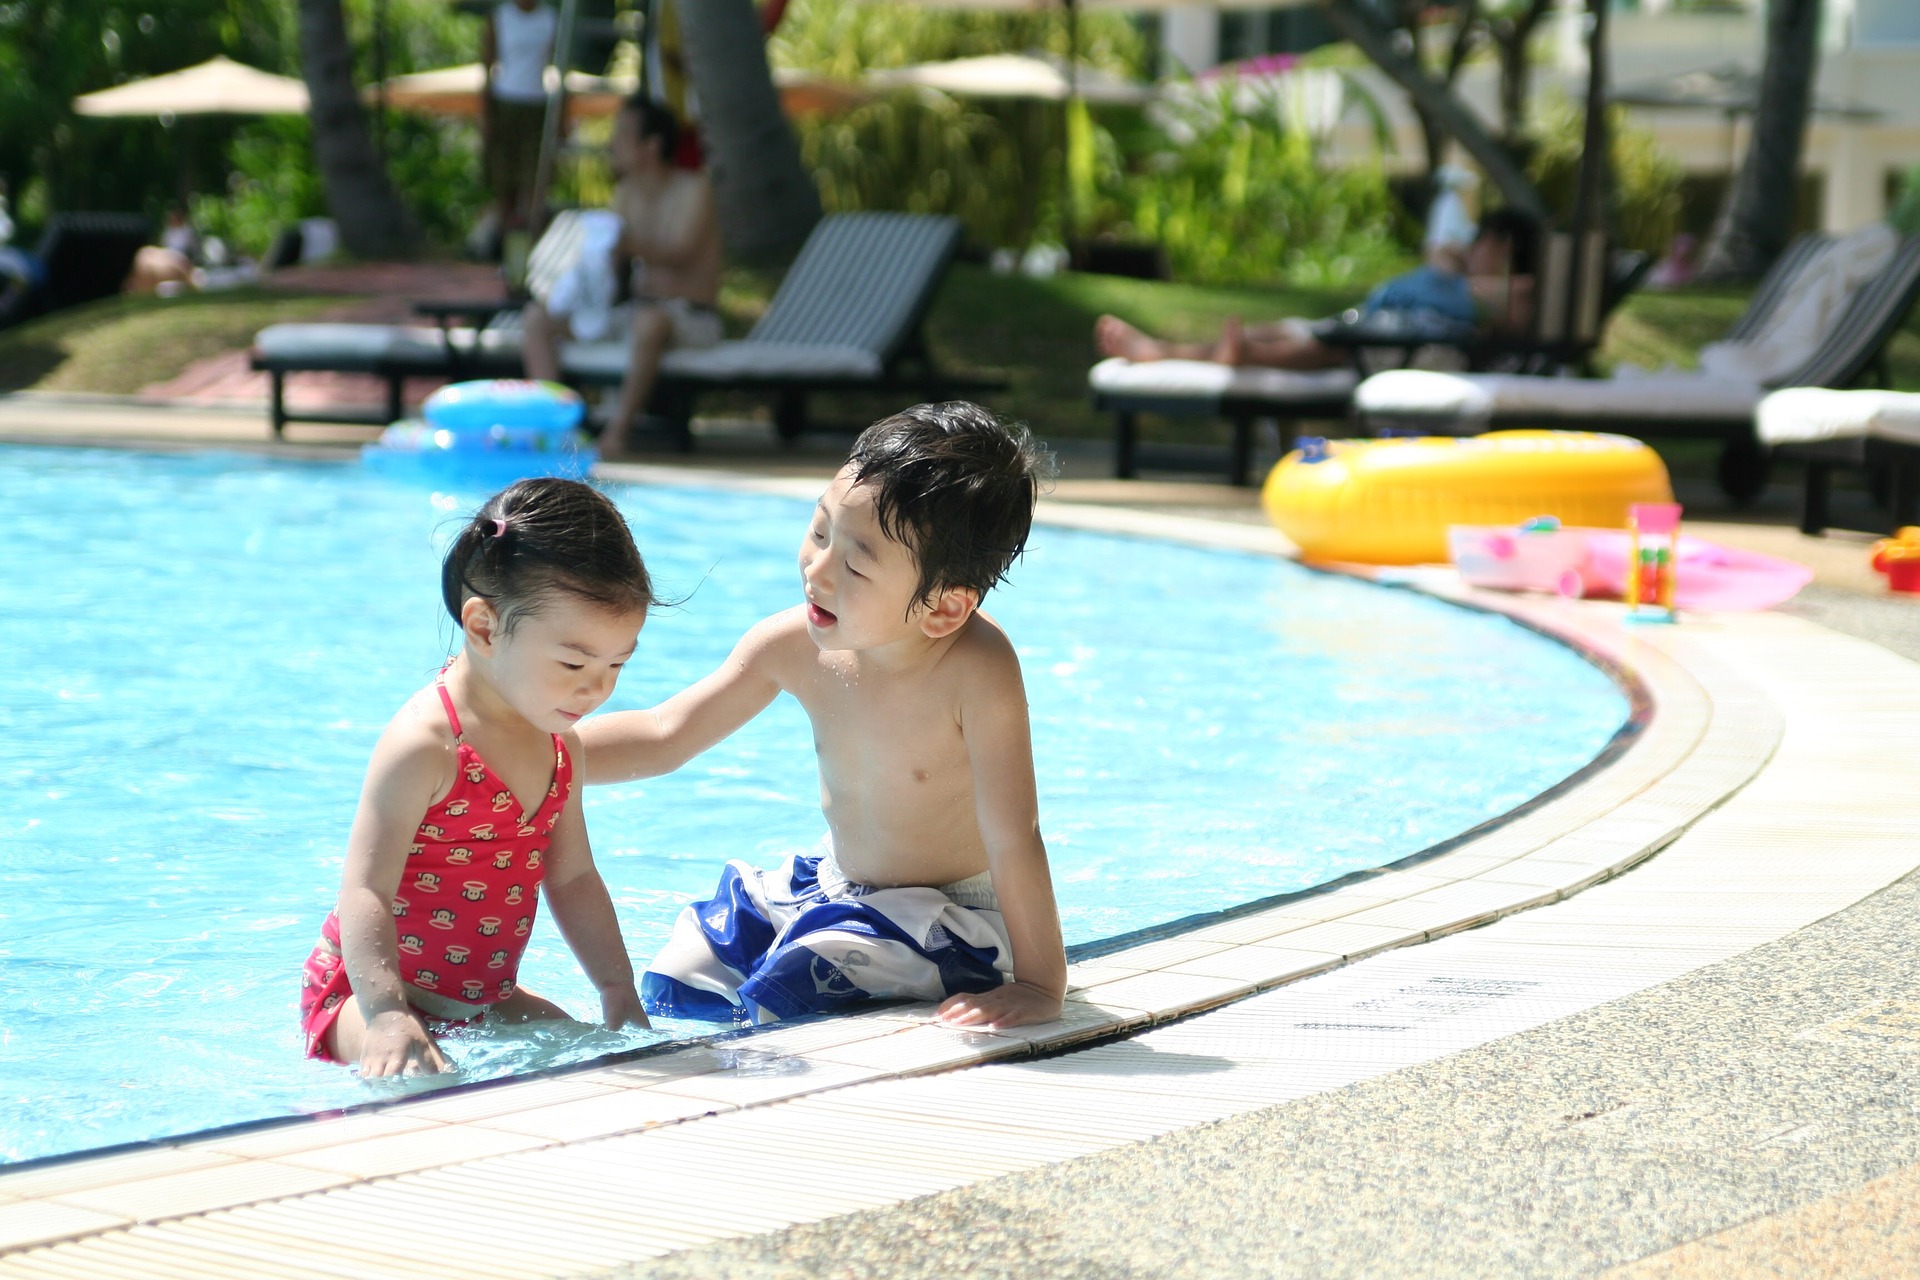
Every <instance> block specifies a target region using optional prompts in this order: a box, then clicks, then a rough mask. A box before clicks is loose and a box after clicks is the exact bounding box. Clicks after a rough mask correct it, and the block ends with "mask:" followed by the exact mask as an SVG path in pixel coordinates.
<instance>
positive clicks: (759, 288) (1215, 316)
mask: <svg viewBox="0 0 1920 1280" xmlns="http://www.w3.org/2000/svg"><path fill="white" fill-rule="evenodd" d="M774 283H775V278H774V277H772V276H768V275H764V274H758V273H752V272H746V271H734V272H730V273H729V275H728V278H727V282H726V287H725V289H724V290H723V292H722V297H721V305H722V309H723V310H724V311H725V312H726V314H727V318H728V324H729V328H730V330H731V331H733V332H735V333H742V332H745V330H746V329H747V328H748V327H749V326H751V324H752V323H753V321H754V319H755V318H757V316H758V315H759V314H760V313H761V312H762V311H763V310H764V309H765V307H766V302H767V299H768V297H770V296H771V293H772V288H773V285H774ZM1362 292H1363V290H1361V289H1358V288H1355V289H1350V290H1340V291H1337V292H1330V291H1321V290H1304V289H1287V288H1269V287H1261V288H1254V287H1246V288H1224V287H1202V286H1197V285H1185V284H1172V283H1166V282H1160V281H1145V280H1130V279H1124V278H1121V277H1118V276H1094V275H1077V274H1068V275H1062V276H1056V277H1054V278H1052V279H1046V280H1033V279H1028V278H1026V277H1023V276H996V275H993V274H991V273H990V272H988V271H987V270H986V269H985V268H983V267H979V266H975V265H971V264H966V263H962V264H959V265H957V266H956V267H955V268H954V269H953V272H952V274H951V275H950V276H949V277H948V280H947V283H946V286H945V288H944V289H943V290H942V292H941V295H940V297H939V299H938V301H937V303H936V304H935V307H934V310H933V313H932V317H931V320H930V324H929V336H930V340H931V342H932V345H933V348H934V350H935V352H936V353H937V355H938V357H939V359H940V361H941V363H942V364H943V365H945V366H946V367H948V368H950V369H953V370H955V371H957V372H962V373H979V374H994V375H998V376H1001V377H1004V378H1005V379H1006V380H1007V383H1008V387H1007V390H1006V391H1004V392H1000V393H996V394H993V395H990V396H983V397H982V398H983V399H986V400H989V401H991V403H992V404H993V406H994V407H995V408H997V409H999V410H1001V411H1002V412H1005V413H1008V414H1011V415H1013V416H1017V417H1020V418H1023V419H1025V420H1026V421H1028V422H1030V423H1031V424H1033V426H1034V428H1035V431H1036V433H1037V434H1039V435H1040V436H1041V437H1042V438H1046V437H1074V436H1080V437H1100V436H1104V435H1106V434H1107V433H1108V432H1109V431H1110V430H1111V424H1110V422H1109V421H1108V420H1107V419H1106V418H1105V417H1104V416H1103V415H1100V414H1096V413H1095V412H1094V410H1093V408H1092V406H1091V405H1090V404H1089V403H1088V400H1087V392H1086V372H1087V369H1088V367H1089V366H1090V365H1091V364H1092V363H1093V361H1094V358H1095V357H1094V352H1093V342H1092V334H1093V322H1094V319H1095V317H1097V316H1099V315H1100V314H1101V313H1102V312H1109V311H1110V312H1113V313H1115V314H1117V315H1119V316H1121V317H1123V318H1125V319H1127V320H1130V321H1132V322H1134V323H1135V324H1138V325H1140V326H1142V327H1143V328H1147V329H1150V330H1152V331H1153V332H1156V333H1160V334H1164V335H1166V336H1169V337H1177V338H1198V337H1203V336H1209V335H1211V334H1212V333H1213V332H1214V331H1215V330H1216V329H1217V328H1218V326H1219V324H1220V322H1221V321H1222V320H1224V319H1225V318H1226V317H1228V316H1233V315H1238V316H1241V317H1244V318H1245V319H1247V320H1248V321H1259V320H1267V319H1272V318H1276V317H1279V316H1288V315H1298V316H1309V317H1312V316H1322V315H1328V314H1330V313H1333V312H1336V311H1339V310H1340V309H1341V308H1343V307H1346V306H1350V305H1352V304H1353V303H1354V302H1355V301H1356V300H1357V298H1358V296H1359V295H1360V294H1361V293H1362ZM349 301H351V299H344V298H339V297H313V296H302V295H297V294H285V293H278V292H271V291H267V290H262V289H248V290H237V291H235V292H232V293H222V294H204V295H192V296H188V297H183V298H176V299H160V298H113V299H109V300H107V301H104V302H98V303H93V304H91V305H88V306H84V307H77V308H74V309H72V310H69V311H64V312H60V313H58V314H55V315H52V316H47V317H44V318H42V319H40V320H36V321H33V322H31V323H29V324H25V325H21V326H19V327H17V328H14V329H11V330H8V331H5V332H0V390H13V389H20V388H29V387H31V388H36V389H42V390H60V391H90V392H107V393H122V394H124V393H130V392H134V391H137V390H139V389H140V388H141V387H143V386H147V385H149V384H151V383H154V382H159V381H163V380H165V379H167V378H171V377H173V376H174V375H175V374H177V373H178V372H179V371H180V370H181V369H182V368H183V367H185V366H186V365H187V364H189V363H191V362H192V361H194V360H198V359H201V358H203V357H205V356H209V355H214V354H217V353H219V352H221V351H224V350H230V349H233V348H237V347H244V346H246V345H247V344H248V343H249V342H250V341H251V340H252V338H253V335H254V333H255V332H257V331H258V330H259V329H260V328H262V327H264V326H265V325H268V324H271V323H274V322H275V321H280V320H296V319H303V318H309V317H312V316H314V315H317V314H319V313H321V312H324V311H327V310H329V309H332V308H335V307H338V306H340V305H341V304H342V303H344V302H349ZM1745 301H1746V294H1745V292H1744V291H1741V290H1729V289H1691V290H1684V291H1680V292H1674V293H1642V294H1638V295H1636V296H1635V297H1633V298H1632V299H1630V300H1629V301H1628V302H1627V304H1626V305H1625V306H1624V307H1623V308H1622V310H1621V312H1620V314H1619V315H1617V316H1616V317H1615V319H1614V321H1613V324H1612V326H1611V328H1610V330H1609V332H1608V335H1607V341H1606V344H1605V346H1604V347H1603V348H1602V350H1601V353H1600V355H1601V362H1602V364H1610V363H1613V362H1615V361H1631V362H1633V363H1636V364H1640V365H1645V366H1649V367H1659V366H1661V365H1663V364H1669V363H1671V364H1675V365H1679V366H1682V367H1688V366H1691V364H1692V362H1693V355H1694V352H1695V351H1697V350H1698V348H1699V347H1700V345H1701V344H1702V343H1705V342H1708V341H1710V340H1712V339H1713V338H1715V337H1717V336H1719V335H1720V334H1721V333H1724V332H1725V331H1726V328H1727V326H1728V325H1729V324H1731V323H1732V322H1733V320H1734V318H1735V317H1736V316H1738V315H1739V313H1740V310H1741V308H1742V307H1743V306H1744V305H1745ZM1890 354H1891V361H1890V363H1891V369H1892V374H1893V382H1894V385H1895V386H1897V387H1905V388H1920V323H1916V322H1915V321H1913V320H1911V319H1910V320H1909V322H1908V325H1907V327H1906V329H1905V330H1903V331H1902V332H1901V333H1900V334H1899V335H1898V336H1897V337H1896V339H1895V341H1894V343H1893V347H1892V350H1891V353H1890ZM898 399H899V397H898V396H897V395H895V396H891V397H880V396H869V395H840V396H821V397H818V398H817V401H818V403H817V404H816V405H815V407H814V417H815V419H816V420H817V421H818V422H820V423H821V424H822V425H834V426H848V427H855V426H859V425H862V424H864V423H866V422H869V421H872V420H873V419H874V418H875V417H878V416H880V415H882V414H884V413H886V412H888V411H890V410H892V409H895V408H898V407H899V406H898V404H897V403H896V402H897V400H898ZM713 408H714V409H715V410H720V411H738V412H742V413H757V412H763V411H764V409H763V407H762V406H761V405H759V404H758V403H757V402H755V401H752V400H749V399H746V398H744V397H743V398H740V399H738V400H737V401H735V402H733V403H729V398H727V397H715V398H714V401H713ZM1180 430H1181V434H1182V436H1183V437H1184V438H1187V439H1194V438H1196V437H1199V438H1205V436H1204V435H1203V434H1202V432H1201V431H1198V430H1196V429H1195V427H1194V426H1193V425H1192V424H1188V425H1186V426H1183V427H1182V428H1181V429H1180ZM1207 430H1208V431H1211V430H1213V428H1212V427H1211V425H1210V426H1209V427H1208V428H1207ZM1218 438H1219V439H1224V438H1225V435H1224V430H1223V429H1222V430H1220V433H1219V435H1218Z"/></svg>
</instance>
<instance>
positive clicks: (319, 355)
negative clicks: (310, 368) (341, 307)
mask: <svg viewBox="0 0 1920 1280" xmlns="http://www.w3.org/2000/svg"><path fill="white" fill-rule="evenodd" d="M253 345H254V347H255V348H256V349H258V351H259V352H260V354H261V355H262V356H263V357H265V358H266V359H269V360H324V359H343V360H365V361H369V362H372V361H376V360H386V359H391V358H393V357H395V356H400V355H414V354H420V355H427V356H431V355H434V354H436V353H438V352H440V351H442V350H443V349H444V348H443V346H442V339H441V337H440V330H438V329H436V328H428V327H426V326H423V325H401V324H270V325H268V326H267V327H266V328H264V329H262V330H261V331H260V332H259V334H258V335H256V336H255V337H254V340H253Z"/></svg>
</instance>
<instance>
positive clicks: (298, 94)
mask: <svg viewBox="0 0 1920 1280" xmlns="http://www.w3.org/2000/svg"><path fill="white" fill-rule="evenodd" d="M73 109H74V111H75V112H76V113H77V114H79V115H83V116H195V115H201V116H203V115H219V114H227V115H243V116H273V115H305V114H306V112H307V86H306V85H305V83H303V82H302V81H299V80H296V79H294V78H293V77H291V76H276V75H273V74H271V73H269V72H265V71H261V70H259V69H258V68H256V67H249V66H246V65H244V64H242V63H238V62H235V61H233V59H231V58H224V57H214V58H210V59H208V60H207V61H205V62H202V63H201V64H199V65H198V66H194V67H188V68H186V69H185V70H183V71H170V72H168V73H167V74H165V75H159V76H148V77H147V78H145V79H143V80H129V81H128V82H127V83H125V84H122V85H116V86H114V87H113V88H111V89H101V90H99V91H97V92H95V93H85V94H82V95H80V96H79V97H77V98H75V99H74V100H73Z"/></svg>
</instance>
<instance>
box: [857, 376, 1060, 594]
mask: <svg viewBox="0 0 1920 1280" xmlns="http://www.w3.org/2000/svg"><path fill="white" fill-rule="evenodd" d="M847 461H848V462H849V463H851V464H852V466H853V482H854V484H855V485H870V486H872V488H873V511H874V517H875V518H876V519H877V520H878V521H879V522H880V529H881V532H883V533H885V534H886V535H887V537H889V538H891V539H893V540H894V541H895V542H898V543H900V544H901V545H902V546H904V547H906V548H907V550H909V551H911V552H912V553H913V557H914V561H915V563H917V564H918V565H919V566H920V582H919V585H918V586H917V587H916V588H915V589H914V594H913V599H914V603H916V604H918V603H921V602H923V601H927V600H930V599H932V598H933V597H934V596H935V595H937V594H939V593H940V592H941V591H944V590H946V589H947V588H949V587H966V588H969V589H971V590H972V591H973V592H974V593H975V594H976V595H978V596H984V595H986V594H987V592H988V591H989V590H991V589H992V588H993V586H994V584H995V583H997V582H1000V581H1001V580H1002V579H1004V578H1005V577H1006V575H1007V569H1008V568H1009V567H1010V566H1011V565H1012V564H1013V562H1014V560H1015V559H1016V558H1017V557H1018V556H1019V555H1020V553H1021V552H1022V551H1024V550H1025V549H1026V545H1027V533H1028V531H1029V530H1031V529H1032V527H1033V504H1034V502H1035V500H1036V499H1038V497H1039V496H1040V485H1041V483H1042V482H1043V481H1044V480H1046V479H1047V478H1048V475H1049V473H1050V471H1051V465H1052V464H1051V459H1050V457H1049V456H1048V455H1047V454H1044V453H1042V452H1041V451H1040V449H1039V448H1038V447H1037V446H1036V445H1035V444H1034V442H1033V437H1032V436H1031V435H1030V434H1029V433H1028V431H1027V429H1026V427H1024V426H1022V425H1021V424H1019V423H1017V422H1003V421H1001V420H1000V419H999V418H997V417H995V416H994V415H993V414H991V413H989V412H987V410H985V409H982V408H981V407H980V406H979V405H977V404H969V403H968V402H967V401H965V400H949V401H947V402H945V403H943V404H917V405H915V406H913V408H911V409H907V410H903V411H902V412H900V413H896V414H894V415H893V416H892V417H890V418H883V419H881V420H880V421H879V422H876V423H874V424H873V425H872V426H870V427H868V428H867V429H866V430H865V431H863V432H861V433H860V438H859V439H858V440H856V441H854V444H853V453H852V454H851V455H849V457H848V459H847Z"/></svg>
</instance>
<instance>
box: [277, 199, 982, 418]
mask: <svg viewBox="0 0 1920 1280" xmlns="http://www.w3.org/2000/svg"><path fill="white" fill-rule="evenodd" d="M562 217H563V218H564V217H565V215H562ZM579 237H580V227H579V224H578V219H577V217H576V218H575V219H571V220H568V221H566V222H564V223H563V222H562V221H561V220H560V219H556V221H555V223H554V224H553V226H552V227H550V228H549V229H548V231H547V233H546V235H544V236H542V237H541V240H540V244H539V245H538V246H536V248H535V253H534V258H533V260H530V262H529V264H528V284H529V287H530V289H531V290H532V291H533V293H534V295H535V296H544V294H545V291H546V287H547V286H549V285H550V284H551V282H552V280H554V279H557V278H558V276H559V274H560V273H561V272H562V271H564V270H565V269H566V267H567V266H568V265H569V264H570V263H571V262H572V259H573V256H574V254H575V253H576V252H577V250H578V243H579ZM959 244H960V223H959V221H958V220H957V219H954V218H945V217H932V216H928V215H924V214H906V213H845V214H836V215H833V216H831V217H828V218H824V219H822V220H821V221H820V223H819V225H818V226H816V227H815V228H814V230H813V234H812V235H810V236H809V237H808V238H807V242H806V244H805V245H804V246H803V247H802V248H801V250H800V255H799V257H797V258H796V259H795V260H794V263H793V266H792V267H791V268H790V269H789V270H788V272H787V275H786V278H785V279H784V280H783V281H782V282H781V284H780V288H779V289H778V290H777V291H776V292H775V293H774V296H773V300H772V301H771V302H770V303H769V304H768V307H767V311H766V314H765V315H763V316H762V317H761V318H760V321H759V323H757V324H755V325H754V327H753V330H752V331H751V332H750V333H748V334H747V336H746V337H745V338H742V339H739V340H737V341H729V342H722V343H720V344H719V345H717V346H713V347H706V348H701V349H687V350H680V351H669V352H668V353H667V354H666V355H665V357H664V358H663V359H662V360H661V365H660V373H659V379H658V382H657V383H656V385H655V389H654V393H653V398H652V401H651V407H652V408H653V409H655V410H656V411H657V412H658V414H659V416H661V417H662V418H664V419H665V421H666V422H667V425H668V427H669V430H670V432H671V434H672V437H673V440H674V443H675V444H676V446H677V447H679V448H682V449H686V448H690V447H691V446H692V441H693V436H692V430H691V424H692V419H693V409H694V405H695V402H696V401H697V399H698V397H699V396H700V395H701V394H702V393H703V392H707V391H714V390H733V391H752V392H761V393H766V394H770V395H772V396H773V397H775V406H774V424H775V427H776V429H777V430H778V432H779V434H780V436H781V437H782V438H783V439H792V438H793V437H794V436H796V435H798V434H799V433H800V432H801V431H802V430H803V429H804V428H805V425H806V397H807V395H808V394H809V393H811V392H815V391H832V390H895V389H897V390H910V391H913V392H915V393H917V394H921V395H925V396H928V397H932V396H936V395H940V394H943V393H953V392H958V391H965V390H981V389H994V388H996V387H998V386H1000V385H1002V384H1000V383H999V382H997V381H994V380H990V379H961V378H956V377H953V376H950V375H947V374H944V373H942V372H941V371H939V370H938V369H937V368H936V367H935V366H934V364H933V362H932V359H931V357H930V356H929V354H928V351H927V346H926V339H925V333H924V325H925V321H926V315H927V311H928V309H929V308H930V307H931V306H932V303H933V298H934V295H935V293H936V292H937V291H938V289H939V286H940V283H941V281H942V280H943V279H944V278H945V276H946V272H947V268H948V267H949V266H950V265H951V264H952V262H953V257H954V254H955V252H956V251H957V250H958V248H959ZM427 309H428V310H430V311H433V312H435V313H436V314H440V315H441V316H442V319H443V321H444V320H446V319H450V318H452V317H454V316H457V315H458V314H460V312H461V310H462V309H461V308H459V307H457V306H454V307H449V306H430V307H428V308H427ZM483 310H484V309H483ZM471 318H472V319H474V320H479V319H480V316H479V315H474V316H472V317H471ZM520 341H521V327H520V316H519V313H518V311H515V310H501V311H498V312H494V313H492V314H491V315H489V316H487V318H486V320H485V322H484V324H482V325H481V326H480V327H478V328H466V327H457V326H451V325H449V324H446V323H443V324H442V325H441V326H440V327H438V328H434V327H429V326H424V325H318V324H305V325H273V326H270V327H268V328H267V329H263V330H262V331H261V332H260V334H259V336H258V338H256V340H255V345H254V356H253V364H254V367H255V368H256V369H266V370H268V371H269V372H270V373H272V374H273V395H272V404H271V413H272V421H273V427H274V434H276V435H278V434H280V432H281V426H282V424H283V423H285V422H286V421H287V420H288V414H287V411H286V407H285V400H284V396H283V393H282V384H283V379H284V376H285V374H287V373H289V372H297V371H300V370H306V369H333V370H348V371H354V372H365V373H373V374H376V375H378V376H381V377H384V378H385V379H386V380H387V393H388V394H387V406H386V407H387V409H388V410H389V411H390V412H389V414H388V416H387V418H385V419H383V420H382V421H391V420H392V419H393V418H397V417H399V416H400V412H401V408H402V406H401V400H400V394H401V391H400V389H401V383H402V382H403V380H404V379H405V378H408V377H416V376H422V375H440V376H451V377H500V376H515V375H518V374H519V372H520V369H521V363H520ZM627 357H628V345H627V343H626V342H625V341H624V340H616V341H601V342H566V343H562V344H561V348H560V375H561V378H562V380H564V381H566V382H568V383H570V384H572V385H575V386H582V387H606V386H618V385H619V384H620V382H621V380H622V379H623V378H624V377H625V376H626V370H627ZM299 416H300V419H301V420H305V421H315V422H320V421H328V422H340V421H350V422H362V423H371V422H375V421H376V419H375V418H373V417H372V416H371V415H368V414H365V413H360V414H353V415H348V414H337V415H321V414H314V413H308V412H304V411H303V412H302V413H301V414H300V415H299Z"/></svg>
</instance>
